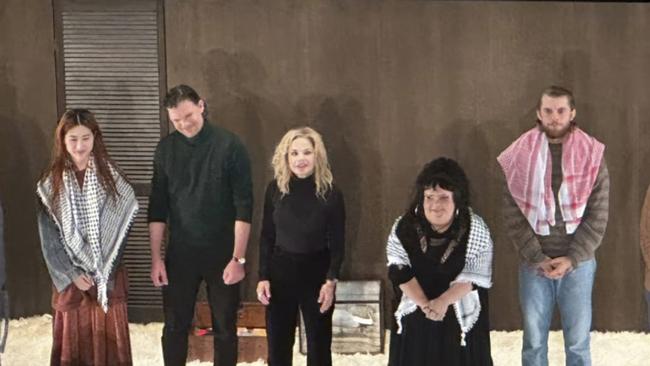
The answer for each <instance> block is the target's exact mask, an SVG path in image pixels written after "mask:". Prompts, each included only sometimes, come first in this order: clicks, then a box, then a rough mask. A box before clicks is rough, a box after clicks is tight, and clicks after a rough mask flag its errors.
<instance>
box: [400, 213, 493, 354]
mask: <svg viewBox="0 0 650 366" xmlns="http://www.w3.org/2000/svg"><path fill="white" fill-rule="evenodd" d="M459 221H461V220H455V222H454V224H452V226H451V227H450V228H449V229H448V230H447V231H446V232H445V233H442V234H438V233H435V232H433V230H431V229H430V227H429V226H428V225H426V226H424V225H421V224H420V223H419V220H418V219H417V218H415V217H413V216H411V217H409V216H405V217H404V218H402V220H401V221H400V223H399V224H398V227H397V231H396V234H397V237H398V238H399V239H400V241H401V242H402V245H403V246H404V249H405V250H406V252H407V254H408V256H409V260H410V262H411V268H397V266H390V267H389V272H390V273H389V274H390V278H391V280H392V281H393V285H394V289H395V290H396V291H395V294H396V295H395V296H396V301H395V304H397V303H399V299H400V298H401V296H402V293H401V291H400V290H399V287H398V286H399V284H400V283H404V282H406V280H407V279H408V278H410V277H411V276H413V275H414V276H415V278H417V280H418V282H419V283H420V286H421V287H422V290H423V291H424V293H425V294H426V296H427V298H429V299H434V298H436V297H438V296H440V295H441V294H442V293H443V292H445V291H446V290H447V289H449V283H450V282H451V281H453V280H454V279H455V278H456V276H458V274H459V273H460V272H461V271H462V269H463V267H464V264H465V252H466V249H467V245H466V244H467V237H468V231H467V229H466V228H467V227H469V225H463V224H462V223H459ZM462 221H466V222H467V221H468V220H462ZM418 226H419V227H422V229H420V233H418V232H417V230H416V227H418ZM427 227H429V228H427ZM422 236H424V237H425V238H426V239H428V240H427V241H426V242H428V245H427V250H426V252H423V250H422V249H421V244H420V238H421V237H422ZM454 241H456V242H457V243H458V244H457V245H456V246H455V248H454V249H453V251H452V252H451V254H449V256H448V258H447V259H446V260H445V261H444V263H441V258H442V257H443V255H444V253H445V252H446V250H447V248H448V247H449V246H450V245H453V244H452V243H453V242H454ZM475 288H477V289H478V291H479V299H480V302H481V313H480V316H479V319H478V321H477V322H476V323H475V324H474V327H473V328H472V329H471V330H470V332H469V333H467V334H466V337H465V340H466V346H464V347H463V346H461V342H460V341H461V331H460V326H459V324H458V320H457V318H456V314H455V312H454V308H453V306H449V308H448V309H447V313H446V315H445V317H444V319H443V320H442V321H432V320H429V319H427V318H426V317H425V315H424V313H423V312H422V311H421V310H420V309H419V308H418V309H417V310H416V311H415V312H413V313H411V314H408V315H406V316H404V317H402V319H401V322H402V333H401V334H397V327H396V324H394V326H393V328H392V331H391V342H390V355H389V361H388V365H389V366H420V365H421V366H424V365H427V366H428V365H444V366H456V365H458V366H460V365H462V366H482V365H492V358H491V355H490V331H489V329H490V326H489V319H488V313H489V311H488V296H487V290H486V289H483V288H480V287H475Z"/></svg>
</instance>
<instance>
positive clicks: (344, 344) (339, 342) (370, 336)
mask: <svg viewBox="0 0 650 366" xmlns="http://www.w3.org/2000/svg"><path fill="white" fill-rule="evenodd" d="M299 324H300V333H299V334H300V352H301V353H302V354H306V353H307V339H306V338H307V337H306V334H305V325H304V321H303V319H302V315H301V316H300V323H299ZM332 352H333V353H342V354H354V353H359V352H360V353H371V354H376V353H383V352H384V322H383V292H382V289H381V282H380V281H340V282H339V283H338V284H337V285H336V304H335V306H334V314H333V316H332Z"/></svg>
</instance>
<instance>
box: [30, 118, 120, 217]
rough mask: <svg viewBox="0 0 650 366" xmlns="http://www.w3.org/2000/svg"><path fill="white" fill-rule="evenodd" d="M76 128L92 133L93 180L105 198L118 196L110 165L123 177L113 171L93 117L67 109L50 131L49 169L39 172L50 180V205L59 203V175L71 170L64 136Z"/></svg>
mask: <svg viewBox="0 0 650 366" xmlns="http://www.w3.org/2000/svg"><path fill="white" fill-rule="evenodd" d="M77 126H84V127H86V128H88V129H89V130H90V131H91V132H92V134H93V140H94V141H93V150H92V154H93V156H94V158H95V169H96V170H97V178H98V180H99V183H100V184H101V185H102V187H103V188H104V190H105V191H106V193H107V194H108V196H110V197H111V198H113V199H115V198H116V197H117V195H118V193H117V187H116V185H115V179H114V178H113V175H112V174H111V169H110V167H109V165H110V166H112V167H113V168H114V169H115V170H116V171H117V173H118V174H119V175H121V176H122V177H124V174H123V173H122V172H121V171H120V170H119V169H118V168H117V166H116V165H115V163H113V160H111V158H110V156H109V155H108V152H107V151H106V145H104V139H103V137H102V131H101V130H100V129H99V124H98V123H97V120H96V119H95V115H93V114H92V113H91V112H90V111H89V110H87V109H69V110H67V111H65V113H63V115H62V116H61V119H59V123H58V125H57V127H56V130H55V131H54V146H53V147H52V161H51V163H50V167H49V168H48V169H47V170H46V171H45V172H44V173H43V176H42V177H41V180H45V179H47V177H48V176H51V177H52V197H51V199H52V206H53V207H56V206H57V204H58V200H59V193H60V192H61V187H63V173H64V172H65V170H66V169H72V167H73V166H74V163H73V162H72V159H71V157H70V154H69V153H68V151H67V150H66V148H65V135H66V134H67V133H68V131H70V130H71V129H73V128H75V127H77Z"/></svg>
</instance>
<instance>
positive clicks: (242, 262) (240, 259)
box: [232, 256, 246, 264]
mask: <svg viewBox="0 0 650 366" xmlns="http://www.w3.org/2000/svg"><path fill="white" fill-rule="evenodd" d="M232 260H234V261H235V262H237V263H239V264H245V263H246V258H244V257H241V258H238V257H235V256H233V257H232Z"/></svg>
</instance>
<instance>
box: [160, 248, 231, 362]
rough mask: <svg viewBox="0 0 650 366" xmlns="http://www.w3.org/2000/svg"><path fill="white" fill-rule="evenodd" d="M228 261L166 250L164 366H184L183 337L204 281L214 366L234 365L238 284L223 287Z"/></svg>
mask: <svg viewBox="0 0 650 366" xmlns="http://www.w3.org/2000/svg"><path fill="white" fill-rule="evenodd" d="M230 259H231V257H229V256H228V258H227V259H224V258H219V259H218V258H215V256H214V255H211V254H209V253H205V252H202V251H200V250H195V251H183V252H180V251H174V250H173V248H170V250H169V252H168V255H167V256H166V259H165V263H166V269H167V279H168V280H169V284H168V285H167V286H165V287H164V288H163V308H164V309H163V310H164V314H165V326H164V328H163V336H162V347H163V358H164V361H165V365H166V366H177V365H185V361H186V359H187V336H188V332H189V330H190V328H191V326H192V319H193V317H194V306H195V303H196V295H197V292H198V290H199V285H200V284H201V281H205V283H206V287H207V293H208V302H209V304H210V312H211V314H212V330H213V332H214V365H215V366H235V365H236V364H237V308H238V306H239V284H236V285H230V286H229V285H226V284H224V283H223V279H222V275H223V269H224V268H225V266H226V264H227V263H228V261H230Z"/></svg>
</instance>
